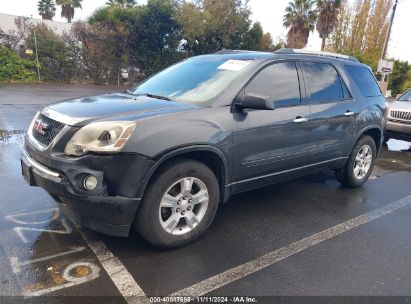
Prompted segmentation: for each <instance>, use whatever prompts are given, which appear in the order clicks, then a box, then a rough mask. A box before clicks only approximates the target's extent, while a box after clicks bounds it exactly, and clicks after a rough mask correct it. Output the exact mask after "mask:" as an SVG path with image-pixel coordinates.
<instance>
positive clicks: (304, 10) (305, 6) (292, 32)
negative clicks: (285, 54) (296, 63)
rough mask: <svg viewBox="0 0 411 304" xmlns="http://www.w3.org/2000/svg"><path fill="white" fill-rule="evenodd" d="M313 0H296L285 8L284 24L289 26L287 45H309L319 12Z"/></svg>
mask: <svg viewBox="0 0 411 304" xmlns="http://www.w3.org/2000/svg"><path fill="white" fill-rule="evenodd" d="M313 7H314V1H313V0H294V2H290V3H289V4H288V6H287V7H286V9H285V15H284V19H283V21H284V26H285V27H286V28H289V30H288V33H287V46H288V47H291V48H298V49H301V48H304V47H305V46H306V45H307V42H308V37H309V36H310V31H311V32H312V31H314V25H315V22H316V20H317V14H316V12H315V10H314V8H313Z"/></svg>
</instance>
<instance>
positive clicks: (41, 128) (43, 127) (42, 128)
mask: <svg viewBox="0 0 411 304" xmlns="http://www.w3.org/2000/svg"><path fill="white" fill-rule="evenodd" d="M48 128H49V125H48V124H46V123H45V122H43V121H42V120H41V119H37V120H36V121H35V122H34V126H33V129H34V130H35V131H36V132H37V133H40V134H41V135H45V134H46V131H47V129H48Z"/></svg>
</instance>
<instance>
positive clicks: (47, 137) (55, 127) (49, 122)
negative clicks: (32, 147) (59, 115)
mask: <svg viewBox="0 0 411 304" xmlns="http://www.w3.org/2000/svg"><path fill="white" fill-rule="evenodd" d="M36 121H41V122H42V123H44V124H45V125H46V128H43V129H42V132H43V133H44V134H42V133H41V132H40V131H39V130H38V128H37V127H36V124H34V126H33V130H32V134H33V137H34V138H35V139H36V140H37V141H38V142H39V143H40V144H41V145H42V146H45V147H46V146H48V145H49V144H50V143H51V142H52V141H53V139H54V138H55V137H56V136H57V134H59V133H60V131H61V130H62V129H63V128H64V124H63V123H61V122H58V121H55V120H53V119H50V118H48V117H47V116H44V115H43V114H40V115H39V116H38V117H37V119H36Z"/></svg>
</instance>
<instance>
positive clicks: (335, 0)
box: [317, 0, 341, 51]
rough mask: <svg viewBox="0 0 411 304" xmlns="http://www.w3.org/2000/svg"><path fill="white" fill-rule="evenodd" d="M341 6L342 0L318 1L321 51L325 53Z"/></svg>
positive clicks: (318, 27)
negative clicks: (326, 42)
mask: <svg viewBox="0 0 411 304" xmlns="http://www.w3.org/2000/svg"><path fill="white" fill-rule="evenodd" d="M340 5H341V1H340V0H317V11H318V18H317V31H318V33H319V34H320V37H321V39H322V44H321V51H324V49H325V40H326V39H327V38H328V36H329V35H330V34H331V33H332V31H333V29H334V27H335V24H336V22H337V17H338V12H339V11H338V9H339V7H340Z"/></svg>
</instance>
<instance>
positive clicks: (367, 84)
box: [345, 65, 381, 97]
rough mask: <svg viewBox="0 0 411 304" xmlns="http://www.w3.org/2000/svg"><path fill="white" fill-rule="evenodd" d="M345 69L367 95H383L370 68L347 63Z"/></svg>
mask: <svg viewBox="0 0 411 304" xmlns="http://www.w3.org/2000/svg"><path fill="white" fill-rule="evenodd" d="M345 69H346V70H347V72H348V74H349V75H350V77H351V78H352V79H353V80H354V82H355V83H356V85H357V86H358V88H359V89H360V91H361V93H362V94H363V95H364V96H365V97H375V96H381V90H380V87H379V86H378V84H377V82H376V81H375V78H374V76H373V74H372V73H371V71H370V70H369V69H367V68H364V67H359V66H354V65H346V66H345Z"/></svg>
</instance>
